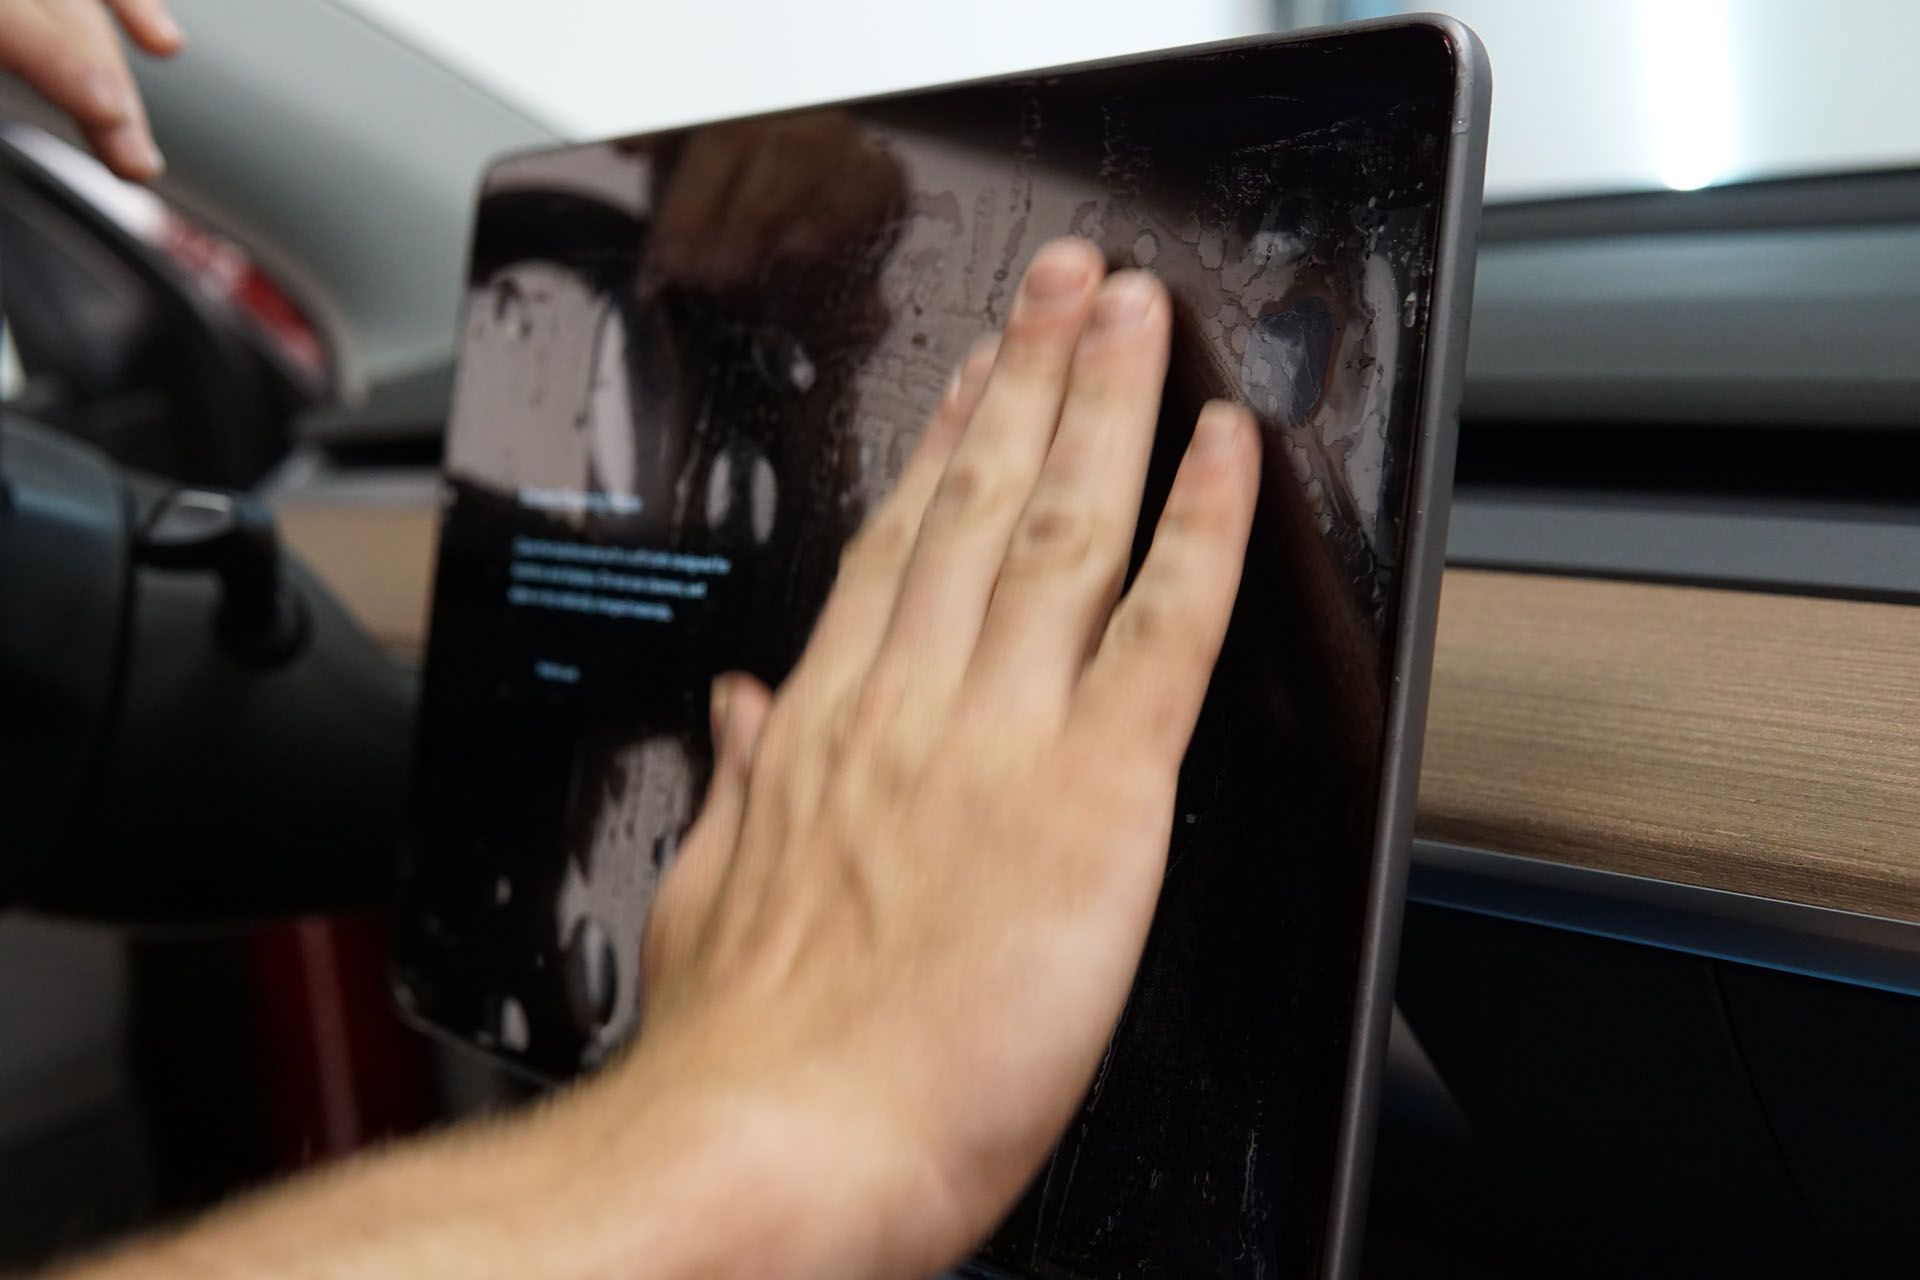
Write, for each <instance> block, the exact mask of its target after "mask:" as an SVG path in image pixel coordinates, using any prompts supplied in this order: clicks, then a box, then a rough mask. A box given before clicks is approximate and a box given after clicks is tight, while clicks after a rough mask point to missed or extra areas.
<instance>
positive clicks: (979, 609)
mask: <svg viewBox="0 0 1920 1280" xmlns="http://www.w3.org/2000/svg"><path fill="white" fill-rule="evenodd" d="M1104 269H1105V267H1104V263H1103V262H1102V260H1101V257H1100V253H1099V250H1097V249H1095V248H1094V246H1093V245H1091V244H1089V243H1087V242H1086V241H1084V240H1056V241H1053V242H1052V243H1050V244H1048V245H1046V246H1045V247H1043V248H1042V249H1041V250H1040V252H1039V254H1038V255H1036V256H1035V258H1034V260H1033V264H1032V266H1030V267H1029V268H1028V270H1027V274H1026V278H1025V279H1024V280H1023V281H1022V283H1021V287H1020V293H1019V295H1018V297H1017V298H1016V299H1015V301H1014V305H1013V311H1012V314H1011V315H1010V316H1009V317H1008V319H1007V327H1006V333H1005V335H1004V336H1003V337H1002V339H1001V343H1000V354H999V357H998V359H997V360H996V362H995V364H994V369H993V374H992V376H991V377H990V378H988V380H987V386H986V390H985V391H983V392H982V393H981V396H980V404H979V407H978V408H977V409H975V410H974V414H973V420H972V421H971V422H970V423H968V425H967V429H966V433H965V434H964V435H963V436H962V437H961V439H960V443H959V444H958V445H956V446H955V448H954V451H953V457H952V458H951V460H950V461H949V462H948V463H947V467H946V471H945V472H944V473H943V474H942V475H941V477H940V481H939V484H938V485H937V486H936V487H935V489H934V493H933V497H932V499H931V500H930V501H929V502H928V504H927V510H926V515H925V518H924V519H923V520H922V521H921V524H920V533H919V538H918V540H917V541H916V543H915V545H914V550H913V557H912V559H911V561H910V562H909V563H908V566H907V570H906V574H905V577H904V578H903V579H902V581H901V585H900V599H899V603H898V604H897V605H896V607H895V609H894V615H893V622H892V625H891V626H890V627H889V629H888V633H887V637H886V640H885V641H884V643H883V645H882V653H881V656H880V658H879V660H880V661H886V660H887V656H888V655H889V654H890V655H892V657H893V659H894V660H895V661H897V662H898V663H899V664H901V666H902V667H903V668H904V669H907V670H909V671H910V673H911V681H910V682H911V683H912V684H913V685H914V687H915V688H916V690H917V692H916V693H915V694H914V695H912V696H914V697H917V698H919V699H922V700H925V701H932V702H937V701H938V700H940V699H942V698H944V697H946V696H948V694H949V693H950V692H951V690H952V689H953V688H954V687H955V686H957V685H958V684H959V681H960V678H961V675H962V674H963V673H964V672H965V670H966V667H967V663H968V660H969V659H970V657H971V656H972V653H973V649H974V646H975V644H976V642H977V641H978V639H979V635H980V624H981V620H982V619H983V618H984V617H985V616H986V611H987V602H988V600H989V599H990V598H991V596H992V594H993V585H994V582H995V580H996V579H997V578H998V577H999V574H1000V564H1001V561H1002V560H1003V559H1004V558H1005V556H1006V552H1007V543H1008V540H1009V539H1010V538H1011V537H1012V534H1013V526H1014V522H1015V521H1016V520H1017V519H1018V518H1019V515H1020V511H1021V509H1022V508H1023V507H1024V506H1025V505H1026V502H1027V497H1028V495H1029V494H1031V493H1032V491H1033V485H1034V481H1035V478H1036V477H1037V476H1038V475H1039V473H1040V468H1041V464H1042V462H1043V461H1044V460H1045V458H1046V456H1047V450H1048V447H1049V446H1050V445H1051V444H1052V443H1053V436H1054V428H1055V426H1056V424H1057V423H1058V422H1059V417H1060V405H1061V401H1062V400H1063V398H1064V396H1065V393H1066V385H1067V372H1068V369H1069V366H1070V365H1071V363H1072V360H1073V351H1074V346H1075V344H1076V341H1077V340H1078V338H1079V336H1080V330H1081V328H1082V327H1083V326H1084V325H1085V323H1086V318H1087V313H1088V311H1089V310H1090V309H1091V307H1092V306H1093V298H1094V292H1095V289H1096V288H1097V287H1098V285H1099V283H1100V278H1101V276H1102V274H1103V273H1104Z"/></svg>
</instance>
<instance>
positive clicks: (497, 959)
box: [399, 26, 1455, 1276]
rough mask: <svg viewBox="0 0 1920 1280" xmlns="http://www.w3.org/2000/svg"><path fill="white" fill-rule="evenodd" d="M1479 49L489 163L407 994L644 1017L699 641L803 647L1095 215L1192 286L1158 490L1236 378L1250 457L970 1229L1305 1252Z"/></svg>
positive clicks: (1241, 1251)
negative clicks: (1164, 784) (1233, 534)
mask: <svg viewBox="0 0 1920 1280" xmlns="http://www.w3.org/2000/svg"><path fill="white" fill-rule="evenodd" d="M1454 58H1455V50H1453V49H1452V48H1451V47H1450V45H1449V42H1448V40H1447V38H1446V36H1445V34H1444V33H1443V32H1442V31H1440V30H1438V29H1434V28H1429V27H1420V26H1413V27H1406V28H1397V29H1386V30H1375V31H1373V32H1370V33H1367V34H1365V35H1353V36H1344V37H1333V38H1327V39H1323V40H1316V41H1307V42H1278V43H1273V44H1269V45H1265V46H1257V45H1256V46H1248V45H1241V46H1237V47H1233V48H1226V49H1216V50H1203V51H1198V52H1194V53H1191V54H1185V55H1175V56H1169V57H1163V58H1160V59H1155V60H1151V61H1139V62H1133V63H1129V64H1123V65H1109V66H1101V67H1094V68H1088V69H1080V70H1072V71H1066V72H1061V73H1048V74H1041V75H1036V76H1032V77H1026V78H1020V79H1015V80H1008V81H1002V82H997V83H990V84H982V85H973V86H963V87H959V88H955V89H947V90H938V91H932V92H928V93H922V94H914V95H908V96H902V97H896V98H892V99H886V100H880V101H875V102H869V103H858V104H852V105H848V106H843V107H836V108H828V109H822V110H818V111H810V112H803V113H795V114H789V115H784V116H776V117H767V118H763V119H758V120H752V121H746V122H738V123H733V124H728V125H720V126H712V127H709V128H705V129H700V130H694V131H683V132H676V133H669V134H662V135H655V136H650V137H644V138H637V139H629V140H625V141H622V142H617V143H611V144H605V145H599V146H591V147H581V148H575V149H571V150H568V151H564V152H558V153H547V154H540V155H530V156H524V157H517V158H514V159H511V160H509V161H506V162H503V163H502V164H501V165H500V166H499V167H497V168H496V169H495V170H494V172H493V173H492V174H491V175H490V177H489V180H488V183H487V185H486V188H485V190H484V192H483V196H482V203H481V207H480V214H479V222H478V229H477V232H476V244H475V254H474V265H473V275H472V279H471V289H470V293H469V296H468V302H467V309H466V319H465V334H464V339H463V350H462V359H461V368H460V373H459V377H458V380H457V384H456V391H455V407H454V420H453V426H452V430H451V435H450V440H449V456H448V468H449V472H450V478H451V486H452V498H451V504H450V507H449V510H448V512H447V520H446V525H445V531H444V534H443V542H442V548H441V560H440V570H439V578H438V583H437V586H436V593H435V601H434V617H433V627H432V635H431V641H430V645H429V655H428V668H427V677H426V687H425V695H424V705H423V724H422V737H421V756H420V785H419V795H418V806H417V818H418V821H417V824H416V831H415V838H414V847H413V850H412V854H411V858H410V865H409V872H408V879H407V912H406V919H405V928H404V930H403V938H402V959H401V963H400V969H399V976H400V986H401V991H402V996H403V999H406V1000H408V1001H409V1002H410V1003H411V1005H412V1007H413V1008H414V1009H415V1011H416V1012H417V1013H419V1014H420V1015H421V1016H423V1017H425V1018H427V1019H430V1020H432V1021H434V1022H436V1023H438V1024H439V1025H441V1026H442V1027H445V1028H447V1029H449V1030H451V1031H452V1032H453V1033H454V1034H456V1035H459V1036H462V1037H464V1038H467V1039H470V1040H472V1041H474V1042H476V1043H479V1044H482V1045H484V1046H486V1047H488V1048H490V1049H492V1050H493V1051H495V1052H497V1053H499V1054H501V1055H503V1056H505V1057H507V1058H509V1059H511V1060H513V1061H516V1062H518V1063H521V1064H523V1065H525V1066H527V1067H529V1068H531V1069H534V1070H536V1071H538V1072H541V1073H543V1074H546V1075H549V1076H564V1075H567V1074H569V1073H572V1072H574V1071H576V1070H579V1069H581V1068H582V1067H586V1066H591V1065H592V1064H594V1063H596V1062H598V1061H600V1060H602V1059H603V1058H604V1057H605V1056H606V1055H607V1054H608V1053H609V1052H610V1051H612V1050H613V1049H614V1048H615V1047H617V1046H618V1045H619V1044H620V1043H621V1042H622V1041H623V1040H624V1039H625V1038H626V1037H628V1036H630V1035H631V1034H632V1033H633V1031H634V1030H635V1027H636V1025H637V1016H638V1009H639V992H638V991H637V989H636V974H635V969H636V962H637V943H638V938H639V933H640V929H641V926H642V924H643V922H644V919H645V913H646V909H647V906H648V903H649V901H650V898H651V893H652V889H653V886H654V884H655V882H656V880H657V877H658V875H659V873H660V870H661V869H662V868H663V867H664V866H665V865H666V864H667V863H668V862H669V861H670V859H671V857H672V854H673V848H674V845H675V843H676V841H677V839H678V836H679V833H680V831H681V830H682V828H683V827H684V826H685V824H686V823H687V821H688V820H689V819H690V817H691V815H692V813H693V812H694V809H695V807H696V805H697V803H698V799H699V795H700V792H701V789H702V787H703V785H704V781H705V777H706V774H707V771H708V769H709V750H710V745H709V743H708V741H707V738H706V728H705V724H706V711H705V703H706V693H707V686H708V682H709V680H710V679H711V677H712V676H713V675H714V674H715V673H716V672H719V671H722V670H726V669H729V668H736V667H742V668H746V669H748V670H752V671H754V672H756V673H757V674H759V675H760V676H761V677H762V678H764V679H766V680H768V681H770V682H772V681H777V680H778V679H779V678H780V677H781V675H782V674H783V673H784V671H785V670H786V669H787V667H788V666H789V664H790V663H791V662H792V661H793V659H794V657H795V656H796V655H797V653H798V651H799V648H800V646H801V644H802V643H803V641H804V639H805V637H806V634H807V631H808V629H809V626H810V624H811V621H812V618H813V616H814V614H815V612H816V611H817V609H818V607H819V604H820V602H821V601H822V599H823V598H824V596H825V594H826V592H827V590H828V588H829V587H830V585H831V578H832V574H833V569H834V563H835V558H836V554H837V551H838V548H839V546H840V544H841V543H842V542H843V541H844V539H845V538H846V537H847V536H848V535H849V534H850V533H851V531H852V530H853V529H854V528H855V527H857V525H858V523H859V521H860V519H861V517H862V514H863V513H864V512H865V510H866V509H867V508H868V507H869V505H870V504H871V503H872V502H873V501H874V499H875V498H876V497H877V496H878V495H880V494H882V493H884V492H885V490H886V488H887V485H888V484H889V483H890V480H891V478H892V476H893V475H894V474H895V473H896V472H897V471H898V468H899V467H900V465H901V463H902V461H903V460H904V457H905V455H906V453H907V451H908V450H909V449H910V447H911V444H912V441H913V438H914V436H915V435H916V433H917V431H918V429H919V425H920V423H921V422H922V421H924V419H925V417H926V415H927V412H928V411H929V410H930V409H931V407H932V406H933V404H934V402H935V401H936V399H937V397H938V396H939V394H940V391H941V389H942V386H943V384H944V383H945V381H946V379H947V377H948V376H949V374H950V372H951V370H952V368H953V367H954V365H955V364H956V363H957V362H958V361H959V359H960V358H961V357H962V356H963V355H964V353H965V351H966V349H967V347H968V345H969V344H970V343H971V341H972V340H973V339H974V338H975V337H976V336H977V335H978V334H980V333H981V332H983V331H985V330H987V329H990V328H993V327H996V326H997V325H998V324H999V323H1000V322H1001V320H1002V319H1003V317H1004V315H1005V310H1006V306H1007V304H1008V302H1009V301H1010V299H1011V295H1012V292H1013V290H1014V288H1015V286H1016V284H1017V281H1018V278H1019V275H1020V272H1021V270H1022V269H1023V268H1024V266H1025V263H1026V261H1027V259H1028V258H1029V257H1030V256H1031V255H1032V253H1033V251H1034V250H1035V249H1036V248H1037V247H1038V246H1039V245H1040V244H1041V243H1043V242H1044V241H1045V240H1046V239H1047V238H1049V237H1051V236H1054V235H1059V234H1063V233H1068V232H1073V233H1078V234H1081V235H1085V236H1088V237H1090V238H1092V239H1093V240H1095V241H1096V242H1097V243H1099V244H1100V245H1101V246H1102V247H1103V248H1104V249H1105V251H1106V253H1107V255H1108V257H1109V258H1110V260H1111V261H1112V262H1113V263H1114V264H1115V265H1116V266H1117V265H1128V264H1138V265H1144V266H1151V267H1152V268H1153V269H1154V270H1155V271H1156V272H1159V273H1160V274H1161V275H1162V276H1163V277H1164V278H1165V279H1166V280H1167V282H1168V284H1169V285H1170V286H1171V288H1172V290H1173V293H1174V296H1175V299H1176V310H1177V313H1178V318H1177V323H1176V342H1175V353H1174V366H1173V368H1174V372H1173V375H1172V377H1171V378H1170V381H1169V387H1168V391H1167V396H1166V401H1165V404H1164V406H1163V415H1162V424H1161V434H1160V438H1159V440H1158V443H1157V446H1156V454H1155V462H1154V466H1153V471H1152V475H1151V478H1150V480H1149V483H1148V492H1147V503H1146V509H1147V512H1148V515H1149V517H1150V516H1151V515H1152V513H1153V512H1154V511H1155V510H1157V508H1158V506H1159V504H1160V502H1161V500H1162V499H1163V498H1164V495H1165V489H1166V485H1167V482H1168V480H1169V479H1170V476H1171V470H1172V466H1173V463H1174V461H1175V460H1176V459H1177V456H1178V453H1179V451H1180V449H1181V448H1182V446H1183V445H1184V443H1185V440H1186V436H1187V433H1188V431H1189V430H1190V427H1191V424H1192V421H1193V418H1194V415H1195V412H1196V411H1197V409H1198V406H1199V405H1200V404H1201V403H1202V402H1203V401H1204V400H1205V399H1206V398H1207V397H1208V396H1212V395H1230V396H1235V397H1238V398H1240V399H1243V400H1244V401H1246V402H1247V403H1248V404H1250V405H1251V406H1253V408H1254V409H1255V410H1256V411H1257V412H1258V414H1259V415H1260V417H1261V421H1262V424H1263V428H1264V430H1265V432H1266V453H1265V461H1264V464H1263V465H1264V467H1265V477H1264V484H1263V490H1262V505H1261V512H1260V516H1259V519H1258V521H1257V527H1256V530H1255V533H1254V537H1253V542H1252V545H1251V547H1250V550H1249V558H1248V569H1247V575H1246V579H1245V586H1244V588H1243V591H1242V594H1241V599H1240V602H1239V605H1238V607H1237V611H1236V615H1235V620H1234V625H1233V628H1232V631H1231V633H1230V635H1229V637H1228V642H1227V646H1226V650H1225V653H1224V654H1223V657H1222V660H1221V665H1220V669H1219V672H1218V674H1217V676H1216V679H1215V682H1214V688H1213V690H1212V693H1211V695H1210V697H1209V701H1208V705H1207V708H1206V710H1205V712H1204V714H1203V717H1202V720H1201V724H1200V728H1199V731H1198V732H1197V734H1196V736H1195V740H1194V743H1193V747H1192V749H1191V751H1190V753H1189V756H1188V759H1187V762H1186V765H1185V769H1184V771H1183V775H1182V790H1181V804H1180V808H1179V813H1178V817H1177V819H1176V825H1175V829H1174V831H1173V833H1172V847H1171V855H1170V859H1169V870H1168V875H1167V882H1166V888H1165V892H1164V896H1163V899H1162V903H1161V907H1160V911H1159V914H1158V916H1157V919H1156V922H1155V926H1154V932H1153V936H1152V938H1151V940H1150V942H1149V945H1148V950H1147V955H1146V959H1145V961H1144V963H1143V967H1142V971H1141V975H1140V978H1139V981H1138V983H1137V984H1136V987H1135V990H1134V992H1133V995H1132V997H1131V1000H1130V1002H1129V1005H1128V1009H1127V1012H1126V1015H1125V1017H1124V1019H1123V1021H1122V1024H1121V1026H1120V1028H1119V1030H1118V1031H1117V1033H1116V1035H1115V1038H1114V1042H1113V1046H1112V1048H1111V1050H1110V1052H1109V1054H1108V1057H1107V1060H1106V1061H1105V1062H1104V1063H1103V1065H1102V1066H1101V1068H1100V1071H1099V1074H1098V1077H1097V1079H1096V1080H1095V1082H1094V1084H1093V1088H1092V1091H1091V1093H1090V1096H1089V1098H1088V1101H1087V1103H1086V1105H1085V1107H1084V1108H1083V1110H1082V1112H1081V1114H1080V1115H1079V1117H1078V1118H1076V1119H1075V1121H1074V1122H1073V1124H1072V1125H1071V1126H1070V1128H1069V1130H1068V1132H1067V1134H1066V1137H1065V1138H1064V1140H1063V1142H1062V1144H1061V1146H1060V1148H1059V1151H1058V1152H1057V1154H1056V1155H1055V1157H1054V1158H1053V1160H1052V1161H1051V1162H1050V1163H1049V1164H1048V1166H1047V1167H1046V1168H1045V1169H1044V1170H1042V1172H1041V1175H1040V1177H1039V1179H1038V1180H1037V1182H1036V1184H1035V1187H1034V1189H1033V1191H1032V1193H1031V1194H1030V1195H1029V1196H1028V1197H1027V1199H1026V1200H1025V1201H1024V1203H1023V1204H1022V1205H1021V1206H1020V1207H1019V1208H1017V1209H1016V1210H1015V1212H1014V1213H1013V1215H1012V1216H1011V1218H1010V1219H1009V1221H1008V1222H1007V1224H1006V1225H1005V1227H1004V1228H1003V1229H1002V1231H1001V1233H1000V1234H999V1236H998V1237H997V1238H996V1240H995V1242H994V1243H993V1244H992V1246H991V1247H990V1248H989V1250H988V1255H987V1256H988V1259H989V1260H990V1261H991V1262H992V1263H993V1264H994V1265H996V1266H999V1267H1004V1268H1007V1269H1011V1270H1015V1271H1019V1272H1021V1273H1026V1274H1035V1275H1074V1276H1081V1275H1085V1276H1106V1275H1123V1274H1124V1275H1137V1274H1175V1275H1196V1276H1200V1275H1218V1274H1240V1273H1244V1274H1249V1275H1258V1274H1280V1275H1304V1274H1308V1273H1311V1272H1312V1271H1313V1270H1314V1269H1315V1268H1316V1267H1317V1265H1318V1263H1319V1260H1320V1257H1321V1251H1322V1250H1323V1249H1324V1247H1325V1241H1324V1240H1323V1238H1322V1237H1323V1234H1324V1226H1325V1221H1326V1201H1327V1195H1328V1187H1329V1185H1330V1170H1331V1167H1332V1162H1333V1159H1334V1150H1335V1142H1336V1136H1337V1132H1336V1131H1337V1123H1338V1119H1337V1117H1338V1112H1339V1101H1340V1099H1341V1097H1342V1086H1343V1081H1344V1078H1345V1072H1346V1071H1347V1068H1348V1061H1349V1059H1348V1050H1349V1047H1350V1037H1351V1035H1352V1027H1353V1024H1354V1019H1353V1002H1354V996H1355V983H1356V980H1357V972H1358V965H1359V956H1360V954H1361V951H1362V947H1363V942H1364V938H1363V932H1364V931H1363V909H1364V901H1365V893H1366V888H1367V885H1368V883H1369V879H1370V876H1371V875H1372V874H1373V871H1374V858H1375V850H1376V834H1377V830H1376V829H1377V824H1378V821H1379V814H1380V808H1381V790H1380V778H1381V769H1382V763H1383V762H1382V741H1383V733H1384V729H1385V725H1386V721H1387V714H1388V711H1387V708H1388V702H1389V697H1388V673H1389V672H1390V670H1391V669H1392V661H1393V657H1394V655H1393V653H1392V647H1393V646H1392V637H1393V636H1394V634H1395V622H1396V619H1397V614H1398V611H1399V608H1400V602H1401V600H1402V593H1403V589H1404V586H1405V584H1404V582H1403V580H1402V577H1401V574H1400V569H1401V564H1402V555H1403V551H1404V533H1405V520H1406V514H1407V513H1406V509H1405V508H1406V501H1407V494H1408V484H1409V476H1410V474H1411V467H1412V462H1413V459H1412V457H1411V451H1412V447H1413V442H1414V440H1415V438H1416V416H1417V415H1416V406H1417V404H1418V402H1419V399H1420V394H1421V391H1422V385H1421V383H1422V376H1423V370H1424V368H1425V359H1424V357H1425V353H1426V344H1427V341H1428V323H1427V321H1428V316H1429V310H1430V303H1431V301H1432V298H1431V286H1432V279H1433V272H1434V270H1435V263H1436V255H1437V253H1438V245H1437V239H1438V226H1439V221H1440V219H1439V205H1440V199H1441V191H1442V188H1443V185H1444V182H1445V178H1446V174H1445V164H1446V156H1447V151H1448V142H1449V132H1450V126H1451V124H1452V103H1453V94H1454V66H1455V62H1454ZM716 192H719V193H722V194H720V195H716V194H715V193H716ZM689 210H692V211H694V212H695V213H697V215H698V216H694V214H690V213H689ZM663 226H664V227H666V228H668V230H665V231H662V230H660V228H661V227H663ZM676 228H677V230H676Z"/></svg>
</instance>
